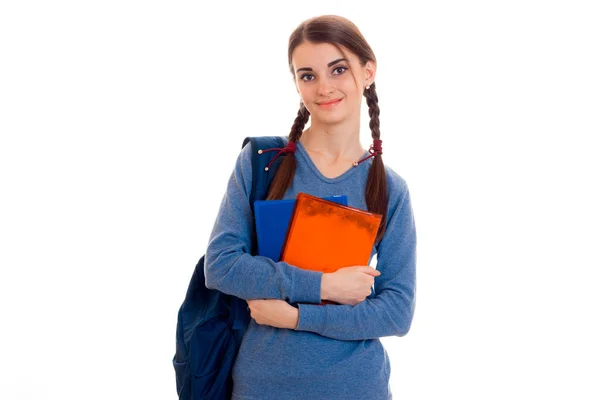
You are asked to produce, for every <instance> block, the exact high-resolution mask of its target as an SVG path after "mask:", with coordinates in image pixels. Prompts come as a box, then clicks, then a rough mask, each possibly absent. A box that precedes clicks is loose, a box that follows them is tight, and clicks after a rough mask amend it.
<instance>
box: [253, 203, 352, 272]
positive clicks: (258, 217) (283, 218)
mask: <svg viewBox="0 0 600 400" xmlns="http://www.w3.org/2000/svg"><path fill="white" fill-rule="evenodd" d="M323 198H324V199H326V200H328V201H332V202H334V203H338V204H342V205H348V196H346V195H335V196H326V197H323ZM295 203H296V199H286V200H256V201H255V202H254V219H255V225H256V240H257V244H258V255H259V256H265V257H269V258H270V259H272V260H273V261H275V262H277V261H280V256H281V250H282V247H283V242H284V240H285V235H286V233H287V230H288V225H289V222H290V219H291V218H292V212H293V211H294V205H295Z"/></svg>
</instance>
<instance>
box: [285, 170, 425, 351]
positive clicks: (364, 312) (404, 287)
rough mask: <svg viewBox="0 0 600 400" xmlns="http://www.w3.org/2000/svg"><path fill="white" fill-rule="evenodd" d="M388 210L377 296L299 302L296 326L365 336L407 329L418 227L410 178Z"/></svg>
mask: <svg viewBox="0 0 600 400" xmlns="http://www.w3.org/2000/svg"><path fill="white" fill-rule="evenodd" d="M401 182H403V186H404V190H403V191H402V193H401V195H400V196H398V200H397V202H396V204H395V205H394V206H393V207H390V208H391V210H389V211H388V212H389V213H390V216H388V224H387V227H386V232H385V234H384V236H383V238H382V239H381V241H380V243H379V246H378V248H377V269H378V270H379V271H380V272H381V275H379V276H378V277H376V278H375V296H373V297H369V298H367V299H365V300H364V301H362V302H360V303H358V304H357V305H354V306H352V305H337V304H326V305H312V304H299V305H298V308H299V319H298V326H297V327H296V330H302V331H310V332H315V333H318V334H320V335H322V336H326V337H330V338H333V339H338V340H367V339H375V338H379V337H384V336H404V335H406V334H407V333H408V331H409V329H410V326H411V323H412V318H413V314H414V309H415V294H416V229H415V221H414V216H413V211H412V207H411V201H410V193H409V190H408V187H407V186H406V182H405V181H404V180H403V179H401Z"/></svg>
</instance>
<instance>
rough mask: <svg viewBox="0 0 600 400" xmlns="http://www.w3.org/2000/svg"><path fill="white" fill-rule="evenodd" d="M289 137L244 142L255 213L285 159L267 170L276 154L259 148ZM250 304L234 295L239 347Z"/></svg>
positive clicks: (234, 323) (234, 325)
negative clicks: (248, 153)
mask: <svg viewBox="0 0 600 400" xmlns="http://www.w3.org/2000/svg"><path fill="white" fill-rule="evenodd" d="M287 142H288V139H287V137H285V136H257V137H247V138H245V139H244V142H243V143H242V149H243V148H244V147H245V146H247V145H249V146H252V149H251V150H252V191H251V192H250V196H249V201H250V207H251V209H252V214H253V215H254V201H255V200H264V199H265V198H266V197H267V194H268V192H269V186H270V185H271V181H272V180H273V177H274V176H275V172H276V171H277V167H279V164H280V163H281V161H282V160H283V157H278V158H277V159H276V160H275V161H274V162H273V165H271V167H270V168H269V170H268V171H265V167H266V166H267V165H269V163H270V162H271V160H272V159H273V157H275V154H274V153H273V154H272V153H263V154H258V150H263V149H272V148H274V147H279V148H282V147H285V145H286V144H287ZM250 254H252V255H256V254H258V243H257V239H256V225H255V222H253V229H252V247H251V253H250ZM247 306H248V304H247V303H246V301H245V300H241V299H239V298H237V297H232V304H231V313H230V319H229V321H230V322H229V323H230V324H231V327H232V329H233V331H234V334H235V335H236V343H237V344H236V346H237V348H239V345H240V343H241V340H242V337H243V335H244V333H245V332H246V328H247V326H248V323H249V322H250V313H249V312H248V309H247Z"/></svg>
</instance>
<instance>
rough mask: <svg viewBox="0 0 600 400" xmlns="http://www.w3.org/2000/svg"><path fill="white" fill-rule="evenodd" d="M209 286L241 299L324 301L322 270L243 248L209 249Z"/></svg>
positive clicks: (207, 277) (207, 276)
mask: <svg viewBox="0 0 600 400" xmlns="http://www.w3.org/2000/svg"><path fill="white" fill-rule="evenodd" d="M205 276H206V286H207V287H208V288H210V289H217V290H219V291H221V292H223V293H227V294H230V295H233V296H236V297H239V298H241V299H246V300H248V299H281V300H286V301H288V302H290V303H299V302H302V303H319V302H321V297H320V294H321V276H322V273H321V272H315V271H308V270H303V269H300V268H297V267H294V266H292V265H290V264H288V263H286V262H284V261H280V262H274V261H273V260H271V259H270V258H268V257H262V256H252V255H250V254H247V253H243V252H221V253H218V252H213V251H211V250H210V247H209V250H208V251H207V253H206V263H205Z"/></svg>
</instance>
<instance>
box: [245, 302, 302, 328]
mask: <svg viewBox="0 0 600 400" xmlns="http://www.w3.org/2000/svg"><path fill="white" fill-rule="evenodd" d="M246 302H247V303H248V308H249V309H250V316H251V317H252V318H253V319H254V320H255V321H256V323H257V324H259V325H270V326H273V327H275V328H286V329H296V327H297V326H298V318H299V316H300V314H299V311H298V309H297V308H295V307H293V306H291V305H289V304H288V303H287V302H285V301H283V300H278V299H264V300H246Z"/></svg>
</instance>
